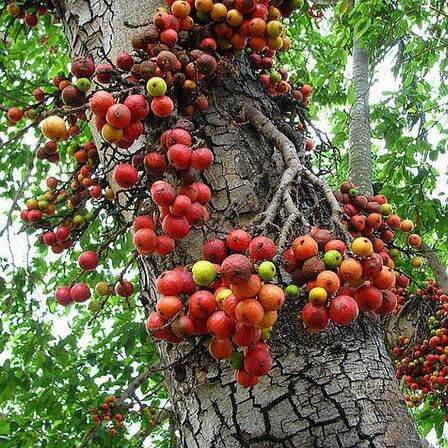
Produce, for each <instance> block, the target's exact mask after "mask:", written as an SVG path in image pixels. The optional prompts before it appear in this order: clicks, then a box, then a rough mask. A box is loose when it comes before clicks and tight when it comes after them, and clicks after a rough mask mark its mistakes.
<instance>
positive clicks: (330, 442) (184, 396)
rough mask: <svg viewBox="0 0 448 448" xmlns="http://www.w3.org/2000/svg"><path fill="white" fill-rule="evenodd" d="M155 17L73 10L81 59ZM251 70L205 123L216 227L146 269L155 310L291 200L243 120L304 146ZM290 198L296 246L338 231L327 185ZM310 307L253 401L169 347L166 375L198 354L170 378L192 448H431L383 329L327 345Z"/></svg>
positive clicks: (295, 313)
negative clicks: (276, 201)
mask: <svg viewBox="0 0 448 448" xmlns="http://www.w3.org/2000/svg"><path fill="white" fill-rule="evenodd" d="M150 7H151V5H150V4H148V3H147V2H140V1H139V2H138V7H136V6H135V4H134V3H133V2H132V4H131V2H129V1H125V0H115V1H114V2H111V3H110V4H109V3H106V2H104V1H101V0H99V1H96V2H94V3H93V2H92V3H89V2H87V1H79V0H77V1H76V2H75V1H74V0H69V1H67V4H66V5H65V7H64V9H63V11H62V12H63V14H64V22H65V28H66V30H67V35H68V38H69V42H70V45H71V49H72V53H73V55H76V54H77V53H78V52H79V51H81V49H83V48H87V49H89V51H91V52H93V53H94V56H95V57H97V58H98V57H100V56H102V53H103V51H102V50H101V49H104V52H105V53H106V55H107V56H110V55H113V54H114V53H116V52H117V51H118V50H121V49H129V42H128V37H129V34H130V33H129V30H128V29H126V27H124V26H122V23H123V22H124V21H125V20H129V21H130V22H133V23H135V22H136V21H137V20H142V19H141V18H142V17H145V18H146V21H148V19H149V17H150V11H149V9H150ZM146 8H148V10H147V12H146ZM137 10H138V14H137V17H135V16H136V13H135V11H137ZM143 11H145V12H143ZM103 40H104V42H103ZM117 45H119V46H120V47H119V48H117ZM239 69H240V70H239V72H240V75H239V76H237V77H235V78H234V79H229V80H223V81H221V82H220V84H219V86H216V87H214V92H213V94H212V95H210V98H213V101H211V103H212V104H211V107H210V108H209V110H208V111H207V112H206V114H204V116H203V117H201V118H199V119H198V120H197V122H196V124H197V126H201V132H202V135H203V137H204V139H205V140H206V141H207V143H208V144H209V145H210V146H211V148H212V149H213V152H214V154H215V158H216V163H215V165H214V167H213V168H212V169H210V170H209V172H207V173H206V176H205V179H206V181H207V183H208V184H209V185H210V187H211V188H212V190H213V200H212V204H211V216H212V218H211V220H210V221H209V223H208V225H207V229H201V230H197V231H195V232H193V233H192V235H191V237H190V236H189V237H188V238H186V239H185V240H184V241H183V242H182V243H181V244H180V245H179V247H178V248H177V249H176V254H175V255H174V256H173V257H171V259H169V260H164V262H163V263H162V262H161V261H160V259H157V260H152V259H151V258H145V259H142V260H141V285H142V291H143V294H144V296H145V298H146V299H147V300H148V302H149V308H151V304H152V303H154V301H155V292H154V279H155V277H156V276H157V275H158V274H159V273H160V271H161V270H163V268H164V267H172V266H173V264H175V263H176V264H178V263H184V264H186V263H189V262H191V261H193V260H194V259H195V258H197V257H198V255H199V254H200V252H201V250H200V248H201V245H202V242H203V240H204V239H205V238H206V237H207V238H211V237H213V236H214V235H222V234H223V233H224V232H225V231H226V230H227V229H229V228H231V227H234V226H244V225H247V224H248V223H249V222H250V221H251V220H252V219H253V218H254V216H256V215H257V214H258V213H260V212H263V211H264V210H266V208H267V207H268V205H269V204H270V203H272V198H273V197H274V196H275V193H276V192H277V191H278V189H279V184H280V183H281V182H282V179H283V177H282V173H283V172H284V171H285V166H284V162H283V161H282V158H281V157H280V154H278V152H277V151H276V150H275V149H274V147H273V145H272V144H271V143H270V142H269V141H268V140H267V139H265V138H264V137H262V136H261V135H260V134H259V133H258V132H256V131H255V130H254V127H253V126H251V125H250V123H247V121H246V120H245V118H244V117H242V116H241V110H242V109H243V108H244V106H246V105H248V104H251V105H252V106H253V107H255V108H257V109H258V110H260V111H262V112H263V114H265V115H266V116H267V117H269V119H270V121H271V123H274V124H275V125H276V127H277V128H278V129H279V131H281V133H282V134H287V135H288V137H289V139H290V140H292V143H291V142H289V143H288V144H289V147H291V145H292V144H293V145H294V147H295V148H296V151H297V152H298V154H299V158H300V159H301V154H302V153H303V144H302V143H303V141H302V140H303V139H302V138H301V137H300V136H298V135H296V134H295V133H294V131H293V130H292V128H290V127H289V126H288V124H287V123H285V122H284V120H283V119H282V114H281V112H280V108H279V107H278V106H277V105H276V104H274V102H273V101H272V100H271V99H270V98H269V97H268V96H266V95H265V93H264V92H263V90H262V89H261V87H260V85H259V83H257V82H256V81H255V80H253V79H251V78H250V75H249V74H248V72H247V71H246V70H245V65H244V64H243V63H242V64H241V65H240V67H239ZM285 138H286V137H285ZM290 187H291V192H292V193H294V194H291V195H290V196H289V197H288V198H289V201H288V200H287V201H286V205H288V204H289V207H296V208H297V210H300V211H301V212H302V213H303V216H302V219H301V220H300V219H299V217H300V216H301V215H300V213H297V220H298V221H292V224H294V225H293V226H292V227H288V228H290V229H291V230H292V233H291V235H290V236H292V234H299V233H300V232H303V231H305V230H306V227H305V224H316V225H321V226H325V227H327V228H332V229H334V231H335V232H337V231H338V230H337V229H336V228H335V225H334V219H333V218H334V213H335V211H334V210H331V207H330V205H331V204H330V201H329V200H328V198H326V197H325V194H324V192H323V191H320V190H319V189H318V187H316V184H315V183H314V184H313V183H312V182H311V181H310V180H309V179H306V178H305V177H297V178H295V180H293V182H292V184H291V185H290ZM292 202H294V204H293V205H291V203H292ZM280 205H283V204H280ZM289 217H290V210H288V209H283V208H282V209H281V210H280V211H279V212H278V214H276V215H275V216H274V218H273V220H274V223H275V224H276V225H277V226H278V227H279V228H281V227H282V226H283V224H284V223H285V222H291V221H288V218H289ZM304 217H306V218H304ZM298 222H299V223H300V225H299V224H298ZM283 227H284V228H285V227H286V225H285V226H283ZM269 228H270V229H271V230H272V235H273V236H274V237H275V238H276V239H277V241H278V240H280V239H281V231H276V230H275V229H277V227H275V226H272V225H271V226H270V227H269ZM283 236H284V235H283ZM286 238H288V236H287V237H286ZM283 239H285V238H283ZM164 265H165V266H164ZM301 306H302V304H299V303H297V302H294V301H293V302H291V301H290V302H287V304H286V305H285V307H284V310H282V312H281V313H280V317H279V322H278V323H277V325H276V327H275V331H274V334H273V336H272V339H271V340H270V345H271V346H272V354H273V358H274V367H273V369H272V372H271V373H270V375H269V376H266V377H265V378H263V379H262V381H261V383H260V384H259V385H257V386H256V387H255V388H254V389H253V390H245V389H242V388H240V387H238V386H237V385H236V384H235V382H234V381H233V372H232V371H231V370H230V368H229V367H227V366H226V364H225V363H217V362H216V361H213V360H212V359H211V358H210V356H209V355H208V354H207V351H206V349H205V348H204V347H202V345H200V346H199V347H197V348H196V349H194V343H193V342H188V341H186V342H183V343H182V344H180V345H178V346H170V345H167V344H164V343H161V344H159V351H160V357H161V361H162V363H163V364H165V365H170V364H172V363H173V362H174V361H175V360H176V359H179V358H181V357H183V356H185V355H186V354H188V353H189V352H190V351H191V352H192V354H191V355H190V357H189V358H188V360H187V361H186V362H183V363H181V364H180V365H177V366H176V368H175V369H172V370H166V372H165V383H166V387H167V390H168V393H169V396H170V398H171V403H172V406H173V411H174V413H175V417H176V421H177V426H178V429H179V434H180V438H181V445H182V446H183V447H186V448H210V447H213V448H224V447H226V448H234V447H235V448H237V447H251V448H252V447H253V448H267V447H270V448H271V447H290V448H293V447H301V448H313V447H317V448H319V447H320V448H333V447H353V448H354V447H358V448H363V447H366V448H367V447H391V448H392V447H393V448H401V447H403V448H405V447H408V446H412V447H420V446H424V444H423V442H421V440H420V438H419V436H418V434H417V433H416V430H415V427H414V425H413V422H412V419H411V417H410V415H409V413H408V412H407V410H406V406H405V403H404V401H403V398H402V396H401V394H400V391H399V388H398V384H397V382H396V380H395V378H394V372H393V368H392V364H391V360H390V358H389V356H388V354H387V351H386V349H385V346H384V343H383V338H382V337H381V334H380V333H379V332H378V329H377V327H376V326H375V325H374V324H373V322H372V321H370V320H369V319H368V318H365V317H361V318H360V319H359V320H358V321H357V322H356V323H355V324H354V325H353V326H352V327H350V328H345V329H337V328H334V327H333V328H332V329H330V330H328V331H326V332H325V333H323V334H321V335H316V336H310V335H308V334H307V333H306V332H305V331H304V329H303V327H302V325H301V322H300V318H299V314H300V313H299V310H300V309H301Z"/></svg>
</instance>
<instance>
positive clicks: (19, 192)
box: [0, 151, 36, 238]
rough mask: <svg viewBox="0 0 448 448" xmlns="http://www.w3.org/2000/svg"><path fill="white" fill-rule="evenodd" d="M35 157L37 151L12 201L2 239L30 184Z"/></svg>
mask: <svg viewBox="0 0 448 448" xmlns="http://www.w3.org/2000/svg"><path fill="white" fill-rule="evenodd" d="M35 157H36V151H34V152H33V154H32V156H31V158H30V161H29V162H28V168H27V173H26V175H25V176H23V177H22V180H21V181H20V184H19V188H18V189H17V191H16V194H15V195H14V199H13V201H12V204H11V208H10V210H9V212H8V215H7V219H6V224H5V226H4V227H3V229H2V230H1V231H0V238H1V237H2V236H3V234H4V233H5V231H6V229H8V228H9V226H10V225H11V224H12V214H13V212H14V209H15V207H16V206H17V203H18V202H19V200H20V199H21V197H22V193H23V190H24V189H25V186H26V185H27V184H28V182H29V179H30V176H31V171H32V170H33V168H34V158H35Z"/></svg>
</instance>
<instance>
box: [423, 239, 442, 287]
mask: <svg viewBox="0 0 448 448" xmlns="http://www.w3.org/2000/svg"><path fill="white" fill-rule="evenodd" d="M420 247H421V252H422V254H423V256H424V257H425V258H426V261H427V262H428V265H429V267H430V268H431V270H432V272H433V273H434V277H435V280H436V282H437V284H438V286H439V287H440V288H441V289H443V290H444V291H448V274H447V272H446V266H445V265H444V264H443V263H442V262H441V261H440V258H439V256H438V255H437V252H436V251H435V250H434V249H432V248H430V247H429V246H428V245H427V244H426V243H425V242H423V241H422V244H421V246H420Z"/></svg>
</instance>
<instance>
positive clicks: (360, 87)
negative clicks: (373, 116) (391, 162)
mask: <svg viewBox="0 0 448 448" xmlns="http://www.w3.org/2000/svg"><path fill="white" fill-rule="evenodd" d="M352 58H353V66H352V84H353V89H354V91H355V100H354V102H353V104H352V107H351V109H350V114H349V152H348V154H349V162H350V165H349V178H350V180H351V181H352V182H354V183H355V184H356V185H357V186H358V187H359V188H360V189H361V191H363V192H370V191H372V153H371V148H370V146H371V141H370V105H369V93H370V70H369V56H368V54H367V52H366V50H364V49H363V48H362V47H361V45H360V42H359V41H358V40H357V39H355V40H354V42H353V54H352Z"/></svg>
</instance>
